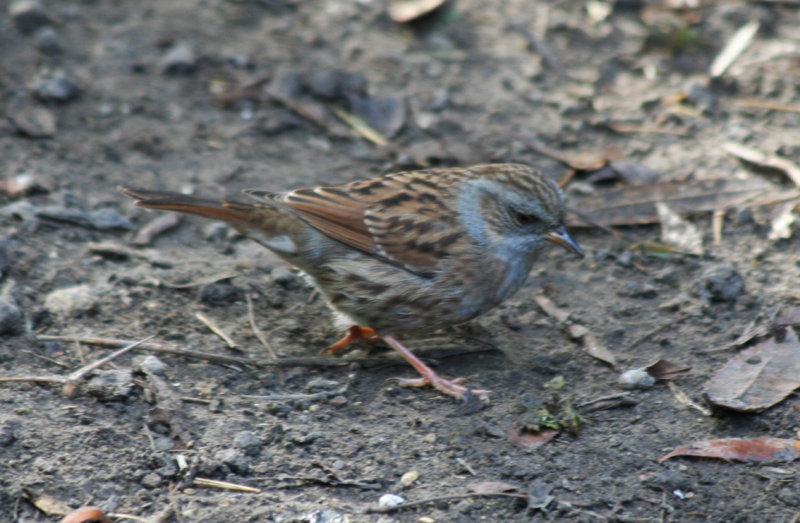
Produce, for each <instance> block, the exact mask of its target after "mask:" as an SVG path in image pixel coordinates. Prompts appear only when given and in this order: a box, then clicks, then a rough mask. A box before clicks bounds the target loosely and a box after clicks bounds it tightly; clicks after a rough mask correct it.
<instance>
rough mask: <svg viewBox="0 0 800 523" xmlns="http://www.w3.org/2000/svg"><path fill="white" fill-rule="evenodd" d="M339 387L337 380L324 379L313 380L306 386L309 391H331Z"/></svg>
mask: <svg viewBox="0 0 800 523" xmlns="http://www.w3.org/2000/svg"><path fill="white" fill-rule="evenodd" d="M338 386H339V382H338V381H336V380H329V379H326V378H322V377H316V378H312V379H310V380H309V381H308V383H307V384H306V388H307V389H308V390H331V389H335V388H336V387H338Z"/></svg>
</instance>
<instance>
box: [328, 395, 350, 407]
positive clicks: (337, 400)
mask: <svg viewBox="0 0 800 523" xmlns="http://www.w3.org/2000/svg"><path fill="white" fill-rule="evenodd" d="M328 403H330V404H331V405H333V406H334V407H341V406H343V405H347V397H345V396H341V395H339V396H334V397H332V398H331V399H329V400H328Z"/></svg>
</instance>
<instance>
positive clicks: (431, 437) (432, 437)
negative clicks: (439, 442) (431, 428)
mask: <svg viewBox="0 0 800 523" xmlns="http://www.w3.org/2000/svg"><path fill="white" fill-rule="evenodd" d="M422 441H424V442H425V443H436V434H434V433H433V432H430V433H428V434H425V435H424V436H423V437H422Z"/></svg>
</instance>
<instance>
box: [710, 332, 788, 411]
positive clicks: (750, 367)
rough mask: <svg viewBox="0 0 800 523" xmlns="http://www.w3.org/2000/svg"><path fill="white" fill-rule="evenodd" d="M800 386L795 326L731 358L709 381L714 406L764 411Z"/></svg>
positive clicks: (711, 401)
mask: <svg viewBox="0 0 800 523" xmlns="http://www.w3.org/2000/svg"><path fill="white" fill-rule="evenodd" d="M798 387H800V342H798V339H797V334H796V333H795V331H794V329H792V328H785V329H780V330H779V331H778V333H777V334H776V335H775V337H773V338H770V339H768V340H766V341H764V342H762V343H759V344H758V345H755V346H753V347H750V348H749V349H745V350H743V351H742V352H740V353H739V354H737V355H736V356H734V357H733V358H731V359H730V360H729V361H728V362H727V363H726V364H725V365H724V366H723V367H722V368H721V369H720V370H719V372H717V374H716V375H715V376H713V377H712V378H711V379H710V380H709V381H708V383H706V386H705V390H704V392H703V394H704V396H705V397H706V399H707V400H708V402H709V403H711V404H712V405H716V406H719V407H726V408H729V409H733V410H737V411H743V412H760V411H762V410H764V409H767V408H769V407H771V406H772V405H775V404H776V403H778V402H779V401H782V400H783V399H784V398H786V396H788V395H789V394H791V393H792V392H793V391H794V390H795V389H797V388H798Z"/></svg>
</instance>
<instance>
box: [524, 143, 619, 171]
mask: <svg viewBox="0 0 800 523" xmlns="http://www.w3.org/2000/svg"><path fill="white" fill-rule="evenodd" d="M528 147H530V148H531V149H532V150H534V151H536V152H537V153H539V154H543V155H544V156H548V157H550V158H553V159H554V160H558V161H559V162H561V163H563V164H565V165H567V166H568V167H572V168H573V169H575V170H578V171H596V170H598V169H601V168H603V167H604V166H605V165H607V164H608V162H609V161H610V160H613V159H615V158H616V157H617V156H618V154H617V152H616V151H582V152H573V153H567V152H563V151H559V150H558V149H554V148H552V147H550V146H549V145H547V144H545V143H544V142H542V141H541V140H539V139H538V138H535V137H529V138H528ZM612 157H613V158H612Z"/></svg>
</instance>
